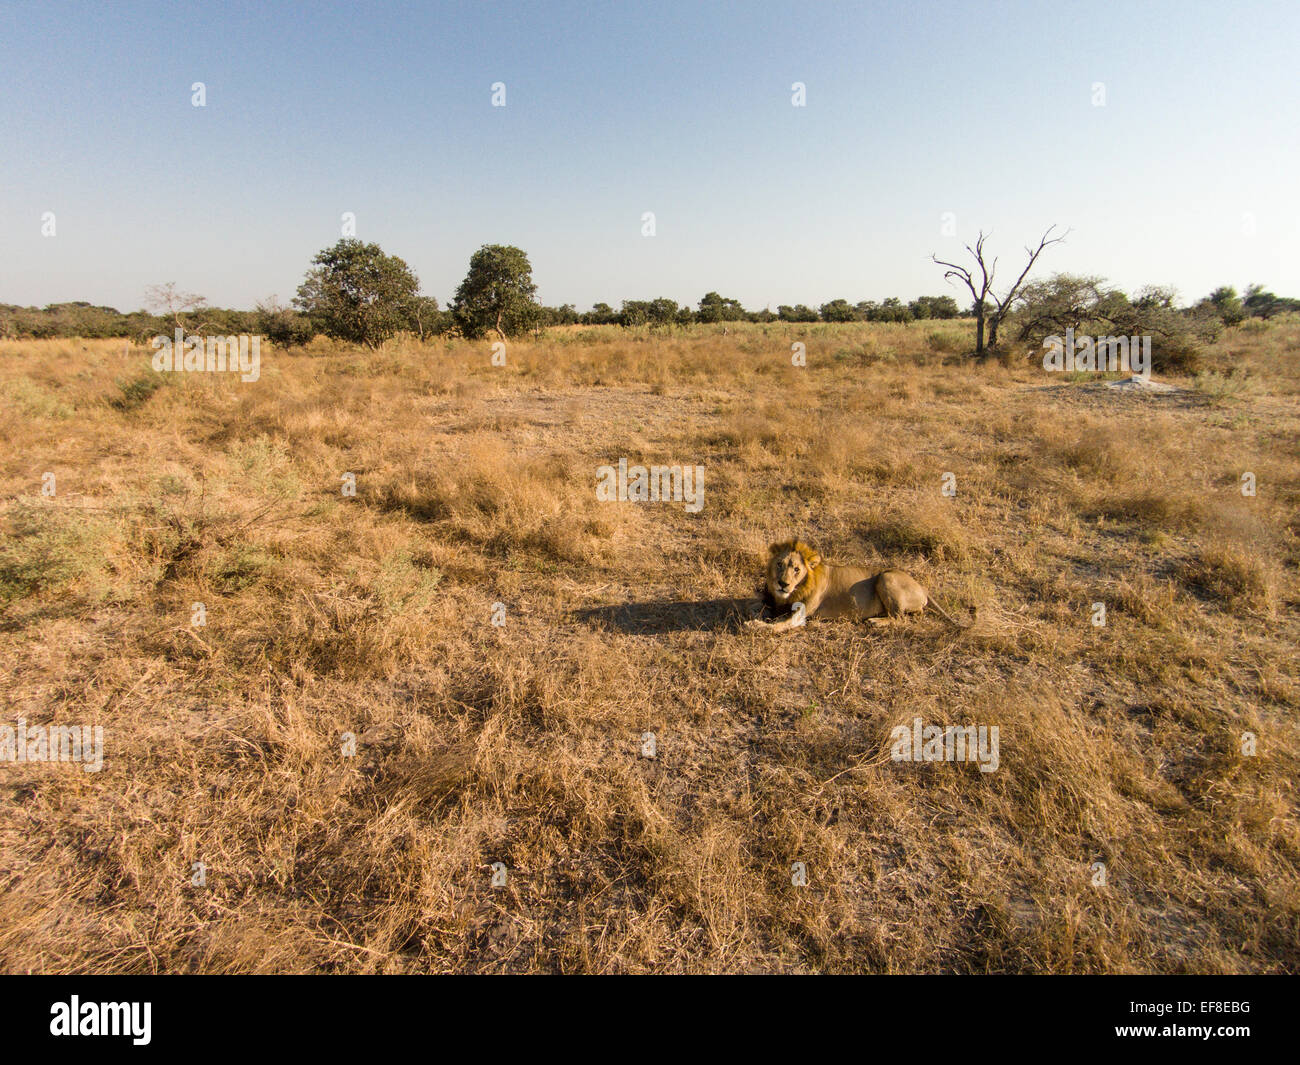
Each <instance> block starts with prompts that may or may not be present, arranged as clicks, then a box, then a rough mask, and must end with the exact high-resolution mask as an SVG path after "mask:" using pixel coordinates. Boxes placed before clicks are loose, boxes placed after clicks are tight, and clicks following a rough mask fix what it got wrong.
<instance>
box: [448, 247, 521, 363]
mask: <svg viewBox="0 0 1300 1065" xmlns="http://www.w3.org/2000/svg"><path fill="white" fill-rule="evenodd" d="M536 292H537V286H536V285H535V284H534V283H533V267H532V264H531V263H529V261H528V256H527V255H525V254H524V253H523V251H521V250H520V249H519V248H515V247H512V246H511V245H509V244H484V245H483V247H481V248H479V250H478V251H476V252H475V253H474V254H473V255H472V256H471V257H470V260H469V273H467V274H466V275H465V280H464V281H462V282H461V283H460V288H458V289H457V290H456V298H455V300H454V301H453V303H452V314H453V315H455V318H456V324H457V325H458V326H460V331H461V332H462V333H464V334H465V336H467V337H469V338H470V339H471V340H473V339H477V338H478V337H481V336H484V335H486V334H487V333H488V331H489V330H495V332H496V334H497V335H498V336H499V337H501V339H502V340H504V339H506V337H507V336H520V335H521V334H523V333H526V332H528V330H529V329H530V328H531V326H532V324H533V322H534V321H535V320H536V318H537V316H538V313H539V310H538V306H537V301H536V299H535V298H534V296H535V294H536Z"/></svg>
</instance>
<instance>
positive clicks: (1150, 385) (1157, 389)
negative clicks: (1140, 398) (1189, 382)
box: [1101, 376, 1187, 395]
mask: <svg viewBox="0 0 1300 1065" xmlns="http://www.w3.org/2000/svg"><path fill="white" fill-rule="evenodd" d="M1101 387H1104V388H1110V389H1117V390H1119V391H1122V392H1136V393H1143V394H1145V395H1168V394H1171V393H1172V394H1177V393H1182V392H1186V391H1187V389H1185V388H1179V387H1178V386H1177V385H1170V384H1166V383H1165V382H1163V381H1153V380H1151V378H1149V377H1136V376H1133V377H1128V378H1126V379H1125V380H1123V381H1108V382H1106V384H1105V385H1103V386H1101Z"/></svg>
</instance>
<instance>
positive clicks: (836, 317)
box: [821, 300, 853, 322]
mask: <svg viewBox="0 0 1300 1065" xmlns="http://www.w3.org/2000/svg"><path fill="white" fill-rule="evenodd" d="M821 316H822V321H823V322H851V321H853V308H852V307H851V306H850V305H849V301H848V300H831V301H830V302H829V303H823V304H822V305H821Z"/></svg>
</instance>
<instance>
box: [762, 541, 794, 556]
mask: <svg viewBox="0 0 1300 1065" xmlns="http://www.w3.org/2000/svg"><path fill="white" fill-rule="evenodd" d="M789 546H790V545H789V544H787V543H785V542H784V541H779V542H777V543H775V544H771V545H770V546H769V547H768V549H767V553H768V554H769V555H779V554H781V553H782V552H783V551H785V550H787V549H788V548H789Z"/></svg>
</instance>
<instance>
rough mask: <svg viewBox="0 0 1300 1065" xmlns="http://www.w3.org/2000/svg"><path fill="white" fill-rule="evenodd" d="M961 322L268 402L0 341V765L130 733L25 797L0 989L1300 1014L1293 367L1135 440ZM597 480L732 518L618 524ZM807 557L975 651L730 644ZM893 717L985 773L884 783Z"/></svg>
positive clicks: (917, 625) (17, 779)
mask: <svg viewBox="0 0 1300 1065" xmlns="http://www.w3.org/2000/svg"><path fill="white" fill-rule="evenodd" d="M961 328H963V327H962V326H961V325H960V324H958V323H953V324H947V325H944V324H938V323H929V324H926V325H925V326H919V325H918V326H914V327H912V328H911V329H907V328H904V327H901V326H892V327H890V326H843V327H827V326H813V327H799V326H787V325H774V326H767V327H752V328H739V329H737V328H736V327H732V329H731V330H730V331H729V333H728V334H727V335H725V336H723V335H721V334H720V332H718V331H714V330H709V329H696V330H693V331H691V332H688V333H685V334H683V333H680V332H677V333H672V334H670V335H667V336H652V335H650V334H648V333H642V334H633V335H628V334H624V333H622V332H620V331H619V330H617V329H585V330H584V329H572V330H563V331H556V332H555V333H554V334H553V335H552V336H550V337H549V338H548V339H546V340H544V341H540V342H536V343H518V344H513V345H511V347H510V351H509V356H508V364H507V366H506V367H504V368H500V367H493V366H491V365H490V361H489V352H488V350H487V347H486V346H482V347H478V346H472V345H468V344H463V343H451V344H443V343H439V344H435V345H430V346H428V347H427V348H419V347H418V346H416V347H413V346H405V347H404V346H402V345H393V346H390V347H389V348H388V349H385V350H384V351H381V352H380V353H378V354H373V355H372V354H368V353H364V352H361V351H355V350H348V349H344V348H340V347H338V346H335V345H331V344H328V343H326V342H317V344H315V345H314V346H313V348H312V349H311V350H309V351H296V352H289V353H284V352H275V351H271V352H266V351H264V361H263V366H262V376H261V380H260V381H259V382H257V383H255V384H241V383H239V381H238V379H237V378H235V377H234V376H233V375H232V377H231V378H230V379H221V380H214V379H213V378H211V377H209V376H205V375H190V376H183V375H175V376H166V377H161V378H160V377H158V376H157V375H153V374H152V373H151V372H150V371H149V369H148V352H147V350H145V349H142V348H136V349H126V348H124V345H123V344H122V342H120V341H116V342H114V341H94V342H92V341H72V342H68V341H48V342H30V343H13V342H9V343H0V382H2V383H3V388H2V389H0V435H2V436H3V441H4V448H3V451H0V470H2V476H3V484H4V486H5V488H4V503H3V534H4V539H3V542H2V543H0V609H2V610H3V621H0V676H2V677H3V686H2V690H3V693H4V696H3V697H4V708H3V713H2V714H0V725H3V724H8V725H13V724H14V723H15V722H16V720H17V719H19V718H22V719H24V720H26V721H27V722H28V723H29V724H30V725H37V724H50V723H61V724H74V723H75V724H98V725H102V726H103V727H104V730H105V765H104V768H103V770H102V771H101V772H99V773H98V774H91V773H85V772H83V771H82V769H81V768H79V767H78V766H75V765H67V764H16V765H15V764H0V969H3V970H4V971H9V972H14V971H42V972H63V971H96V972H147V971H232V972H269V971H320V972H340V971H346V972H354V971H359V972H407V971H448V970H457V969H469V970H475V971H537V970H542V971H562V972H643V971H661V972H673V971H723V970H725V971H772V970H781V971H877V972H916V971H924V972H933V971H957V972H985V971H1015V972H1243V971H1252V972H1277V971H1289V972H1295V971H1300V947H1298V946H1297V944H1298V943H1300V877H1298V876H1297V863H1298V862H1300V828H1298V827H1297V821H1296V794H1295V788H1296V783H1295V782H1296V780H1297V779H1298V778H1300V772H1298V770H1300V735H1298V734H1297V718H1296V712H1297V707H1298V706H1300V676H1298V667H1297V665H1296V655H1295V648H1296V645H1297V642H1298V641H1297V636H1298V635H1300V625H1298V624H1297V620H1296V605H1297V600H1298V598H1300V596H1298V591H1300V583H1298V582H1297V565H1298V564H1300V549H1298V548H1297V533H1298V532H1300V527H1298V523H1297V517H1296V515H1297V513H1300V411H1297V408H1296V406H1295V397H1296V396H1297V395H1298V394H1300V372H1298V371H1297V369H1296V367H1297V365H1300V362H1298V360H1297V358H1296V352H1297V349H1298V348H1300V326H1298V325H1297V324H1296V323H1294V322H1291V323H1281V324H1275V325H1274V326H1273V327H1272V328H1269V329H1264V330H1257V329H1256V330H1250V331H1245V330H1233V331H1230V332H1229V334H1228V335H1227V336H1226V337H1225V338H1224V340H1223V341H1221V342H1220V344H1219V348H1218V350H1217V352H1213V353H1211V356H1210V359H1209V360H1208V365H1210V366H1211V367H1214V366H1216V365H1218V364H1224V366H1226V367H1228V368H1230V369H1231V371H1232V373H1231V374H1229V373H1228V372H1227V369H1223V374H1224V376H1221V377H1214V378H1203V379H1202V381H1201V382H1200V386H1199V391H1190V392H1188V393H1185V394H1181V395H1177V396H1169V397H1159V398H1155V397H1142V396H1114V395H1112V394H1104V393H1102V392H1100V391H1098V390H1096V389H1094V388H1090V387H1088V386H1087V384H1074V383H1067V382H1063V381H1061V380H1059V379H1048V378H1047V377H1046V376H1045V375H1044V374H1043V373H1042V372H1041V371H1035V370H1034V369H1032V368H1031V367H1028V366H1018V365H998V364H994V365H990V366H986V367H975V366H970V365H967V364H965V363H964V362H963V361H962V360H961V359H960V358H959V357H958V356H956V355H955V354H953V352H956V351H960V350H962V345H961V343H960V338H959V337H958V336H957V331H958V330H960V329H961ZM795 340H802V341H804V342H805V343H806V344H807V348H808V366H807V368H806V369H798V368H794V367H792V366H791V365H790V358H789V355H790V344H791V343H792V342H793V341H795ZM1216 360H1217V363H1216ZM1221 368H1222V367H1221ZM1229 378H1233V379H1235V380H1248V381H1249V387H1242V388H1238V387H1236V386H1235V384H1232V385H1225V384H1224V382H1225V380H1228V379H1229ZM1182 383H1184V384H1186V385H1187V386H1188V387H1189V388H1191V387H1193V382H1191V381H1186V382H1182ZM619 457H626V458H628V460H629V462H630V463H633V464H635V463H637V462H641V463H644V464H647V465H649V464H652V463H659V464H691V465H694V464H699V465H702V466H704V467H705V470H706V476H705V493H706V494H705V506H704V509H703V510H702V511H701V512H700V513H698V514H689V513H686V512H685V509H684V507H683V506H682V505H681V504H672V503H655V504H642V505H638V504H631V503H628V504H617V503H600V502H598V501H597V500H596V498H595V478H596V467H597V466H599V465H602V464H605V463H609V464H617V461H618V459H619ZM47 471H48V472H52V473H54V475H55V478H56V485H57V492H56V494H55V495H54V496H53V497H52V498H50V497H45V496H42V495H41V478H42V474H43V473H45V472H47ZM1246 471H1250V472H1253V473H1254V474H1255V476H1256V478H1257V484H1258V491H1257V495H1256V496H1254V497H1243V496H1242V494H1241V492H1240V479H1241V475H1242V473H1243V472H1246ZM347 473H352V474H355V476H356V485H357V494H356V496H355V498H348V497H345V496H344V495H343V494H342V493H341V487H342V485H343V476H344V474H347ZM945 473H951V474H953V475H954V478H955V485H956V496H955V497H953V498H949V497H946V496H944V495H943V494H942V487H943V483H944V474H945ZM792 533H798V534H801V535H803V536H805V537H806V538H807V539H810V540H812V541H813V542H815V543H816V544H817V545H818V546H819V547H820V548H821V549H822V551H823V553H824V554H826V555H827V556H828V557H830V558H831V559H832V560H835V561H840V562H850V561H852V562H858V563H863V564H876V565H880V564H885V563H892V564H898V565H901V566H904V567H906V568H909V569H910V570H912V571H913V572H914V573H915V574H916V576H917V577H918V578H919V579H921V580H922V582H923V583H925V584H926V585H927V586H929V587H930V588H931V589H932V591H933V592H934V593H935V594H936V596H937V597H938V599H939V601H940V602H942V603H943V604H944V605H945V606H947V607H948V608H949V609H950V611H954V612H955V611H961V610H964V609H965V608H967V607H970V606H976V607H978V608H979V620H978V622H977V624H976V626H975V627H974V628H973V629H972V630H970V631H969V632H967V633H964V634H954V633H953V632H951V631H950V630H948V629H946V627H944V626H943V625H942V624H941V623H940V622H939V621H938V620H936V619H933V618H930V617H927V618H924V619H921V620H914V621H911V622H908V623H905V624H893V625H888V626H884V627H882V628H879V629H872V628H869V627H858V626H855V625H853V624H844V623H813V624H812V625H810V626H809V627H808V628H807V630H805V631H803V632H800V633H798V634H797V635H794V636H791V637H788V638H783V639H777V638H774V637H771V636H768V635H764V634H759V635H753V634H750V633H745V632H742V631H741V630H740V627H739V624H738V622H739V618H740V616H741V614H742V613H743V611H744V610H745V609H747V608H748V604H747V602H746V600H748V598H749V597H750V596H752V595H753V593H754V589H755V587H756V583H757V579H758V574H759V570H760V567H761V562H762V552H763V549H764V547H765V545H766V544H767V543H769V542H770V541H771V540H774V539H777V538H780V537H785V536H788V535H790V534H792ZM1096 602H1103V603H1105V604H1106V606H1107V623H1106V625H1105V626H1104V627H1094V626H1093V625H1092V624H1091V622H1090V618H1091V615H1092V604H1093V603H1096ZM195 603H203V604H204V606H205V608H206V613H207V624H206V625H204V626H201V627H199V626H194V625H192V624H191V614H192V611H193V605H194V604H195ZM496 603H501V604H504V605H505V609H506V620H505V625H504V627H495V626H493V624H492V623H491V621H492V615H493V609H494V604H496ZM915 717H920V718H922V719H923V720H924V721H925V722H927V723H934V724H947V723H953V724H966V723H978V724H989V725H997V726H998V727H999V728H1000V734H1001V766H1000V768H999V769H998V771H997V772H994V773H987V774H986V773H981V772H979V770H978V768H977V767H976V766H974V765H970V764H915V763H894V762H892V761H890V759H889V733H890V729H891V728H892V727H894V726H896V725H900V724H907V723H909V722H911V721H912V720H913V718H915ZM647 731H652V732H654V733H655V735H656V738H657V745H658V754H657V757H656V758H654V759H649V758H642V757H640V756H639V755H640V747H641V742H642V740H641V737H642V734H643V733H644V732H647ZM1246 732H1250V733H1253V734H1254V735H1255V736H1256V737H1257V743H1258V748H1257V753H1256V754H1255V755H1253V756H1248V755H1244V754H1243V753H1242V735H1243V733H1246ZM345 733H352V734H353V735H355V737H356V740H357V750H356V754H355V756H352V757H347V756H344V754H343V752H342V747H343V744H344V734H345ZM199 861H201V862H203V863H205V865H206V868H207V882H206V886H203V887H195V886H192V885H191V883H190V880H191V869H192V863H195V862H199ZM495 862H503V863H505V865H506V866H507V867H508V880H507V883H506V886H505V887H502V888H495V889H494V888H493V887H492V886H491V876H492V870H491V868H490V867H491V865H492V863H495ZM794 862H803V863H805V864H806V867H807V870H808V884H807V886H806V887H796V886H793V885H792V883H791V865H792V863H794ZM1096 862H1104V863H1105V865H1106V872H1107V877H1106V884H1105V885H1104V886H1096V885H1095V884H1094V872H1093V870H1092V866H1093V864H1094V863H1096Z"/></svg>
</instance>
